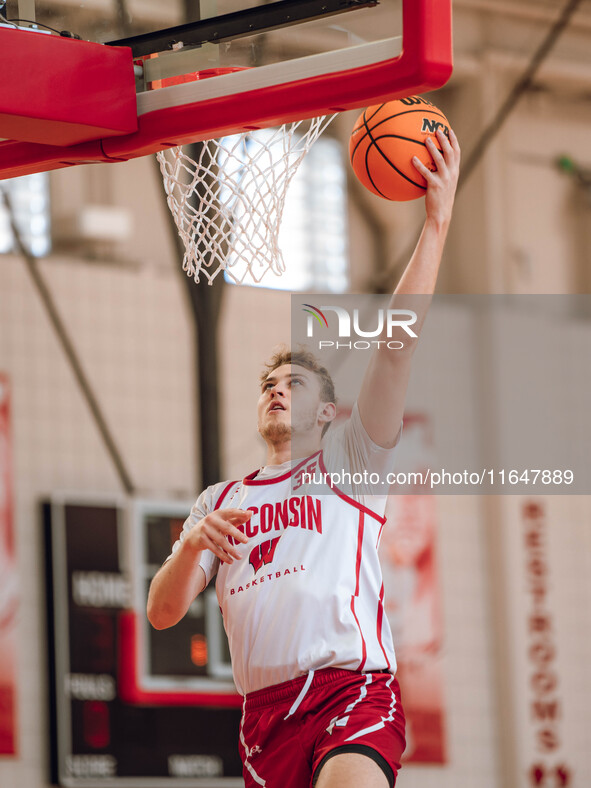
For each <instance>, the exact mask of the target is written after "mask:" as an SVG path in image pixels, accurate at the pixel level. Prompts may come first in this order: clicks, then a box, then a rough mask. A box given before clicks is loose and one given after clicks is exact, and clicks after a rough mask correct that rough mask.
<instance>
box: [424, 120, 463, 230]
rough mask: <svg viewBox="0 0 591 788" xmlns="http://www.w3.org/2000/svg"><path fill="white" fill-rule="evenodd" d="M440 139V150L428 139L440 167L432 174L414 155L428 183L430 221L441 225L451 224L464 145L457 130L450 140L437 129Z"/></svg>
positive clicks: (451, 133) (429, 146)
mask: <svg viewBox="0 0 591 788" xmlns="http://www.w3.org/2000/svg"><path fill="white" fill-rule="evenodd" d="M437 138H438V140H439V143H440V145H441V148H442V150H441V151H440V150H439V148H438V147H437V145H435V143H434V142H433V140H432V139H431V137H427V141H426V143H425V144H426V146H427V148H428V150H429V153H430V154H431V158H432V159H433V162H434V163H435V167H436V168H437V169H436V170H435V172H431V170H430V169H429V168H428V167H425V165H424V164H423V163H422V162H421V161H419V159H417V157H416V156H413V164H414V166H415V168H416V169H417V170H418V171H419V172H420V174H421V175H422V176H423V178H424V179H425V180H426V181H427V194H426V196H425V211H426V213H427V219H432V220H434V221H435V222H437V223H440V224H448V223H449V221H450V219H451V213H452V208H453V203H454V197H455V193H456V187H457V185H458V177H459V174H460V146H459V143H458V138H457V137H456V135H455V134H454V131H453V129H450V130H449V139H448V138H447V136H446V135H445V134H444V133H443V131H442V130H441V129H438V130H437Z"/></svg>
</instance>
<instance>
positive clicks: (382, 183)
mask: <svg viewBox="0 0 591 788" xmlns="http://www.w3.org/2000/svg"><path fill="white" fill-rule="evenodd" d="M439 128H440V129H442V130H443V132H444V133H445V134H446V135H447V136H449V122H448V120H447V118H446V117H445V115H444V114H443V112H441V110H439V109H437V107H436V106H434V105H433V104H431V102H430V101H427V99H424V98H422V97H421V96H408V97H407V98H403V99H398V100H397V101H389V102H388V103H386V104H377V105H375V106H373V107H368V108H367V109H366V110H365V111H364V112H363V113H362V114H361V115H360V116H359V118H358V119H357V122H356V123H355V126H354V127H353V131H352V132H351V140H350V142H349V155H350V158H351V165H352V167H353V170H354V171H355V175H356V176H357V178H358V179H359V180H360V181H361V183H362V184H363V185H364V186H365V187H366V189H369V191H370V192H373V193H374V194H378V195H379V196H380V197H384V198H385V199H386V200H396V201H404V200H416V199H417V198H418V197H422V196H423V195H424V194H425V191H426V189H427V181H426V180H425V179H424V178H423V176H422V175H421V174H420V173H419V172H418V170H417V169H416V168H415V166H414V165H413V163H412V157H413V156H417V157H418V158H419V159H420V160H421V161H422V162H423V164H424V165H425V166H426V167H428V168H429V169H430V170H431V171H432V172H434V171H435V169H436V167H435V164H434V162H433V159H432V158H431V155H430V153H429V151H428V149H427V147H426V145H425V141H426V140H427V137H431V138H432V139H433V141H434V142H435V144H436V145H437V147H438V148H439V150H441V145H440V144H439V140H438V139H437V136H436V132H437V129H439Z"/></svg>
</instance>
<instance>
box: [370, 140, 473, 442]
mask: <svg viewBox="0 0 591 788" xmlns="http://www.w3.org/2000/svg"><path fill="white" fill-rule="evenodd" d="M437 133H438V136H439V141H440V143H441V146H442V151H441V152H440V151H439V150H438V148H437V146H436V145H435V144H434V143H433V141H432V140H431V139H430V138H428V139H427V143H426V144H427V146H428V148H429V153H430V154H431V156H432V158H433V161H434V162H435V164H436V167H437V170H436V171H435V172H431V171H430V170H429V169H428V168H427V167H425V166H424V165H423V164H422V163H421V162H420V161H418V159H416V158H415V159H413V163H414V165H415V167H416V168H417V170H418V171H419V172H420V173H421V175H422V176H423V177H424V178H425V180H426V181H427V193H426V196H425V212H426V218H425V223H424V225H423V230H422V233H421V237H420V238H419V241H418V243H417V246H416V248H415V250H414V253H413V255H412V257H411V259H410V262H409V263H408V265H407V267H406V269H405V271H404V273H403V275H402V277H401V279H400V281H399V283H398V286H397V287H396V290H395V291H394V293H393V295H392V299H391V301H390V304H389V308H391V309H408V310H412V311H413V312H415V313H416V314H417V321H416V323H414V324H413V325H412V327H411V328H412V330H413V331H414V333H416V334H417V335H418V336H420V332H421V327H422V325H423V322H424V320H425V317H426V314H427V310H428V308H429V304H430V301H431V296H432V295H433V293H434V291H435V284H436V282H437V274H438V272H439V266H440V263H441V257H442V254H443V247H444V244H445V239H446V237H447V231H448V228H449V224H450V221H451V215H452V208H453V202H454V197H455V192H456V186H457V182H458V175H459V167H460V147H459V145H458V141H457V138H456V136H455V134H454V132H453V131H452V130H450V136H449V139H448V138H447V137H446V136H445V134H444V133H443V132H442V131H438V132H437ZM383 338H385V337H383ZM407 340H408V341H407ZM417 341H418V340H417V339H411V338H410V337H406V338H405V342H404V349H403V350H393V349H389V348H387V347H386V346H385V345H382V346H381V347H380V348H379V349H378V350H376V352H375V353H374V354H373V355H372V358H371V360H370V362H369V365H368V368H367V372H366V373H365V377H364V379H363V383H362V386H361V392H360V395H359V400H358V404H359V413H360V416H361V421H362V422H363V425H364V427H365V429H366V430H367V433H368V435H369V436H370V438H371V439H372V440H373V441H374V442H375V443H377V444H378V445H380V446H387V447H390V446H393V445H394V442H395V440H396V436H397V434H398V431H399V428H400V422H401V420H402V415H403V412H404V400H405V397H406V389H407V386H408V380H409V376H410V365H411V359H412V354H413V352H414V349H415V347H416V343H417Z"/></svg>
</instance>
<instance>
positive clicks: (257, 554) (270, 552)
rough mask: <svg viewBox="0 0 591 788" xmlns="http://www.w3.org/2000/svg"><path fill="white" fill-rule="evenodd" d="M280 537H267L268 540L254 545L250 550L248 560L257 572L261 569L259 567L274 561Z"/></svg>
mask: <svg viewBox="0 0 591 788" xmlns="http://www.w3.org/2000/svg"><path fill="white" fill-rule="evenodd" d="M280 539H281V537H280V536H276V537H275V539H267V541H266V542H261V544H258V545H257V546H256V547H253V549H252V550H251V551H250V555H249V556H248V561H249V563H250V564H251V566H252V568H253V569H254V571H255V574H256V573H257V572H258V571H259V569H262V567H263V566H265V565H266V564H270V563H271V562H272V561H273V556H274V555H275V548H276V547H277V543H278V542H279V540H280Z"/></svg>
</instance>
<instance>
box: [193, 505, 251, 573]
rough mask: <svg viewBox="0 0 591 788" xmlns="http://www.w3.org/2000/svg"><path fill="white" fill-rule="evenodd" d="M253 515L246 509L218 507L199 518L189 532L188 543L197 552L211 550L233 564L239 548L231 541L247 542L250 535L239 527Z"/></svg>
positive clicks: (224, 560) (227, 562) (225, 561)
mask: <svg viewBox="0 0 591 788" xmlns="http://www.w3.org/2000/svg"><path fill="white" fill-rule="evenodd" d="M251 517H252V512H251V511H244V509H218V510H217V511H215V512H210V513H209V514H208V515H206V516H205V517H203V518H202V519H201V520H198V521H197V522H196V523H195V525H194V526H193V527H192V528H191V530H190V531H189V533H188V534H187V537H186V541H187V545H188V546H190V547H192V548H193V549H194V550H195V551H196V552H197V551H201V550H211V552H212V553H213V554H214V555H216V556H217V557H218V558H219V559H220V561H222V562H223V563H224V564H232V563H233V562H234V559H235V558H236V559H239V558H240V557H241V556H240V553H239V552H238V549H237V548H236V547H235V546H234V545H233V544H231V543H230V541H229V539H228V537H230V536H231V537H232V538H233V539H234V541H236V542H241V543H242V544H246V543H247V542H248V536H246V535H245V534H244V533H243V531H241V530H240V529H239V526H241V525H242V526H243V525H244V523H246V522H247V521H248V520H250V518H251Z"/></svg>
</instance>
